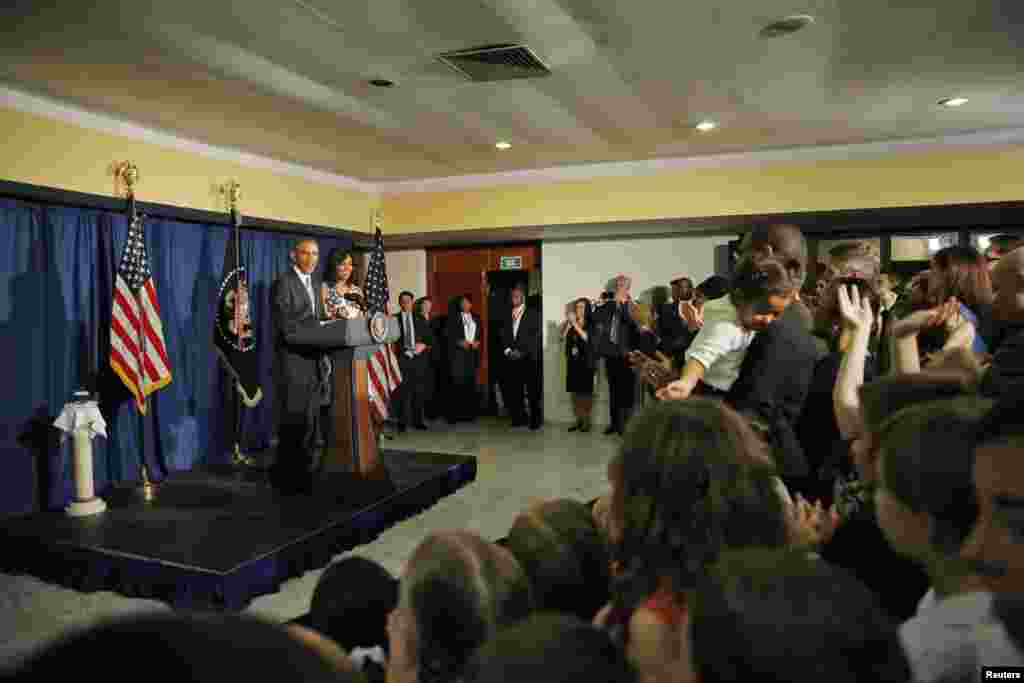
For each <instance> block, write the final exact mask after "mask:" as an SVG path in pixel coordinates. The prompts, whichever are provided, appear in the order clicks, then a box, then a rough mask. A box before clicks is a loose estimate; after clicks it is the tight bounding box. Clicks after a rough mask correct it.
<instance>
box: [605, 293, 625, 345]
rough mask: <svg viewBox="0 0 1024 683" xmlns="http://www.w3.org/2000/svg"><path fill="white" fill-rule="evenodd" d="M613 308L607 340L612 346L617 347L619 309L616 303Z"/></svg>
mask: <svg viewBox="0 0 1024 683" xmlns="http://www.w3.org/2000/svg"><path fill="white" fill-rule="evenodd" d="M612 305H613V306H615V312H614V313H612V328H611V330H610V331H609V335H608V339H609V340H611V342H612V344H615V345H618V343H619V316H620V314H621V310H622V309H621V308H620V305H619V304H618V303H614V304H612Z"/></svg>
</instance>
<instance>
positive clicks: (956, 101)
mask: <svg viewBox="0 0 1024 683" xmlns="http://www.w3.org/2000/svg"><path fill="white" fill-rule="evenodd" d="M969 101H970V100H968V99H967V98H966V97H947V98H946V99H944V100H939V104H941V105H942V106H943V107H962V106H964V105H965V104H967V103H968V102H969Z"/></svg>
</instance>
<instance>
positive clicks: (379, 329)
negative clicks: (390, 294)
mask: <svg viewBox="0 0 1024 683" xmlns="http://www.w3.org/2000/svg"><path fill="white" fill-rule="evenodd" d="M369 324H370V337H371V338H373V341H374V342H376V343H378V344H383V343H384V340H385V339H387V336H388V317H387V316H386V315H384V313H382V312H381V311H377V312H376V313H374V314H373V315H371V316H370V321H369Z"/></svg>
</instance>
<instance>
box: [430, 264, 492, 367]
mask: <svg viewBox="0 0 1024 683" xmlns="http://www.w3.org/2000/svg"><path fill="white" fill-rule="evenodd" d="M484 277H485V275H484V273H482V272H479V271H478V272H475V273H474V272H461V273H459V272H455V273H452V272H447V273H434V288H433V291H434V292H436V294H434V295H433V299H434V301H435V302H436V303H435V304H434V306H435V307H437V308H438V309H439V311H440V310H443V311H444V313H445V314H446V315H447V313H448V304H449V302H450V301H451V300H452V298H453V297H456V296H461V295H463V294H469V296H470V297H471V298H472V299H473V312H474V313H476V314H477V315H478V316H480V329H479V330H477V334H478V335H480V342H481V344H480V346H481V349H482V350H483V351H484V352H482V353H481V354H480V368H479V370H477V376H476V377H477V383H478V384H484V385H486V383H487V353H486V349H487V319H488V318H487V298H486V297H485V296H484Z"/></svg>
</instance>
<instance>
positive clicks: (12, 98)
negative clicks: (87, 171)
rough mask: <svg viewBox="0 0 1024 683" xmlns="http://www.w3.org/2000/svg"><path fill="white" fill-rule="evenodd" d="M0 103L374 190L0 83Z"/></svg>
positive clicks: (134, 137) (278, 170) (243, 162)
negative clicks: (96, 112)
mask: <svg viewBox="0 0 1024 683" xmlns="http://www.w3.org/2000/svg"><path fill="white" fill-rule="evenodd" d="M0 106H2V107H7V108H9V109H14V110H17V111H21V112H25V113H28V114H36V115H38V116H44V117H46V118H49V119H56V120H58V121H63V122H65V123H70V124H72V125H74V126H79V127H81V128H87V129H89V130H96V131H100V132H102V133H109V134H111V135H118V136H121V137H125V138H129V139H131V140H139V141H142V142H148V143H151V144H154V145H159V146H161V147H171V148H173V149H178V150H181V151H185V152H191V153H193V154H197V155H199V156H204V157H207V158H209V159H217V160H218V161H228V162H232V163H236V164H240V165H242V166H245V167H248V168H259V169H264V170H267V171H272V172H274V173H280V174H282V175H289V176H296V177H299V178H303V179H304V180H309V181H312V182H315V183H321V184H324V185H333V186H335V187H342V188H345V189H350V190H358V191H360V192H367V193H375V192H376V191H377V186H376V185H375V184H374V183H367V182H363V181H361V180H359V179H358V178H350V177H348V176H342V175H338V174H336V173H328V172H326V171H321V170H318V169H315V168H310V167H309V166H302V165H300V164H293V163H290V162H287V161H279V160H277V159H271V158H269V157H265V156H260V155H258V154H252V153H250V152H244V151H242V150H240V149H233V148H230V147H217V146H214V145H208V144H206V143H205V142H199V141H197V140H191V139H188V138H183V137H181V136H179V135H175V134H173V133H168V132H166V131H161V130H156V129H153V128H148V127H146V126H140V125H139V124H136V123H131V122H128V121H122V120H120V119H117V118H114V117H112V116H107V115H105V114H95V113H92V112H89V111H86V110H85V109H81V108H79V107H75V106H72V105H68V104H63V103H61V102H57V101H56V100H52V99H50V98H47V97H40V96H38V95H30V94H28V93H25V92H21V91H19V90H15V89H13V88H10V87H7V86H4V85H0Z"/></svg>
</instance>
